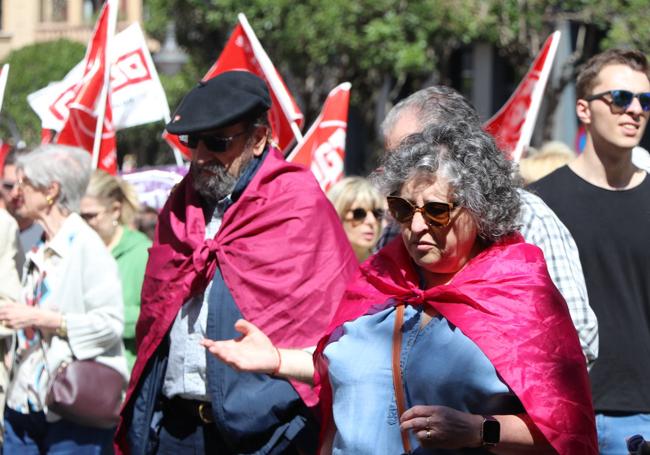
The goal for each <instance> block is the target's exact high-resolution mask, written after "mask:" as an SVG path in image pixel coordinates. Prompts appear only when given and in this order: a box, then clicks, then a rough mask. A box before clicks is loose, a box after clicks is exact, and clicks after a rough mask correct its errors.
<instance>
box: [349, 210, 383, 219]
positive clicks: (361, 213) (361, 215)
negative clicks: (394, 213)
mask: <svg viewBox="0 0 650 455" xmlns="http://www.w3.org/2000/svg"><path fill="white" fill-rule="evenodd" d="M350 212H352V219H353V220H354V221H364V220H365V219H366V216H368V212H372V214H373V216H374V217H375V219H376V220H377V221H381V220H383V219H384V216H385V215H386V213H385V212H384V209H372V210H366V209H362V208H358V209H354V210H350Z"/></svg>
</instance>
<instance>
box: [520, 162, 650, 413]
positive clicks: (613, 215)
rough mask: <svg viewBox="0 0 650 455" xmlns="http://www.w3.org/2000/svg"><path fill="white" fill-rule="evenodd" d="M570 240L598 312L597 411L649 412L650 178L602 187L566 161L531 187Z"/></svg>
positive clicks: (594, 384) (593, 383)
mask: <svg viewBox="0 0 650 455" xmlns="http://www.w3.org/2000/svg"><path fill="white" fill-rule="evenodd" d="M529 189H530V190H531V191H532V192H534V193H537V194H538V195H539V196H540V197H541V198H542V199H544V202H546V204H548V205H549V207H551V209H553V211H555V213H556V214H557V216H558V217H559V218H560V219H561V220H562V222H564V224H565V225H566V226H567V228H568V229H569V231H570V232H571V234H572V235H573V238H574V239H575V241H576V243H577V245H578V250H579V252H580V261H581V262H582V269H583V271H584V274H585V280H586V282H587V292H588V294H589V303H590V305H591V307H592V308H593V310H594V312H595V313H596V316H597V317H598V329H599V337H600V345H599V354H598V359H597V360H596V362H595V364H594V366H593V368H592V370H591V372H590V378H591V386H592V394H593V400H594V407H595V408H596V411H599V412H606V411H619V412H643V413H648V412H650V176H648V175H646V177H645V179H644V180H643V182H641V184H640V185H638V186H636V187H635V188H632V189H629V190H623V191H612V190H606V189H603V188H599V187H597V186H594V185H592V184H590V183H588V182H587V181H585V180H583V179H582V178H580V177H578V176H577V175H576V174H575V173H574V172H573V171H571V170H570V169H569V167H568V166H564V167H562V168H560V169H558V170H557V171H555V172H553V173H552V174H550V175H548V176H547V177H545V178H543V179H542V180H540V181H538V182H536V183H533V184H532V185H531V186H530V188H529Z"/></svg>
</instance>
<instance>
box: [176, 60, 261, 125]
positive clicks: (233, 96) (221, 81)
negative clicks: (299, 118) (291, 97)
mask: <svg viewBox="0 0 650 455" xmlns="http://www.w3.org/2000/svg"><path fill="white" fill-rule="evenodd" d="M270 107H271V97H270V96H269V90H268V88H267V87H266V84H265V83H264V81H263V80H262V79H260V78H259V77H257V76H255V75H254V74H252V73H249V72H247V71H227V72H225V73H221V74H219V75H218V76H215V77H213V78H212V79H210V80H207V81H201V82H199V84H198V85H197V86H196V87H194V88H193V89H192V90H191V91H190V92H189V93H188V94H187V95H185V98H183V101H181V104H180V106H178V108H177V109H176V112H174V114H173V115H172V120H171V122H169V123H168V124H167V131H169V132H170V133H171V134H189V133H196V132H200V131H209V130H213V129H216V128H221V127H223V126H228V125H232V124H234V123H238V122H240V121H242V120H247V119H250V118H254V117H257V116H259V115H260V114H262V113H263V112H265V111H268V110H269V108H270Z"/></svg>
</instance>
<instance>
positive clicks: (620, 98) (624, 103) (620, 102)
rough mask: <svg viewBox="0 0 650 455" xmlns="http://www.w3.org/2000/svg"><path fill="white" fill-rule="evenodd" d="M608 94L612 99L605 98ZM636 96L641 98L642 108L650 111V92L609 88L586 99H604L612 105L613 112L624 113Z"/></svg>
mask: <svg viewBox="0 0 650 455" xmlns="http://www.w3.org/2000/svg"><path fill="white" fill-rule="evenodd" d="M606 95H608V96H609V97H611V100H608V99H607V98H604V96H606ZM634 98H638V99H639V104H640V105H641V109H643V111H644V112H648V111H650V92H641V93H632V92H630V91H629V90H608V91H606V92H602V93H596V94H595V95H591V96H588V97H586V98H585V100H586V101H593V100H596V99H602V100H603V101H605V102H606V103H607V104H609V105H610V106H612V112H614V113H615V114H622V113H623V112H625V111H626V110H627V108H628V107H630V104H632V101H634Z"/></svg>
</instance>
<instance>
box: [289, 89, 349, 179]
mask: <svg viewBox="0 0 650 455" xmlns="http://www.w3.org/2000/svg"><path fill="white" fill-rule="evenodd" d="M349 104H350V83H349V82H344V83H343V84H341V85H339V86H338V87H336V88H335V89H334V90H332V91H331V92H330V93H329V95H328V96H327V99H326V100H325V104H324V105H323V110H322V111H321V113H320V115H319V116H318V118H317V119H316V121H315V122H314V124H313V125H312V126H311V128H309V131H307V134H305V137H304V138H303V140H302V141H300V143H299V144H298V145H296V148H295V149H294V150H293V151H292V152H291V154H290V155H289V156H288V157H287V161H291V162H294V163H300V164H303V165H305V166H307V167H309V168H310V169H311V170H312V172H313V173H314V175H315V176H316V180H318V183H320V186H321V188H322V189H323V191H327V190H328V189H329V188H330V187H331V186H332V185H334V184H335V183H336V182H338V181H339V180H340V179H341V178H343V163H344V160H345V138H346V130H347V125H348V107H349Z"/></svg>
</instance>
